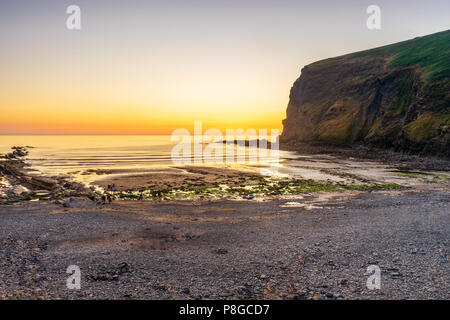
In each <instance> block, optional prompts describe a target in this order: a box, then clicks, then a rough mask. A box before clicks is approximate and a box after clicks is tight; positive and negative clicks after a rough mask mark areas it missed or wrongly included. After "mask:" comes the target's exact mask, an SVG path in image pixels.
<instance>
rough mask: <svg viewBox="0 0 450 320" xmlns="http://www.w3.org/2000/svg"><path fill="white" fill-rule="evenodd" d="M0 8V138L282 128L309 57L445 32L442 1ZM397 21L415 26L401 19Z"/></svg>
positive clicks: (46, 0) (25, 4)
mask: <svg viewBox="0 0 450 320" xmlns="http://www.w3.org/2000/svg"><path fill="white" fill-rule="evenodd" d="M72 2H73V1H64V0H58V1H51V0H42V1H2V2H1V3H0V48H1V50H0V111H1V117H0V134H170V133H171V132H172V131H173V130H174V129H177V128H187V129H189V130H192V127H193V123H194V120H201V121H202V122H203V127H204V128H205V129H207V128H218V129H221V130H225V129H226V128H230V129H233V128H243V129H248V128H255V129H260V128H267V129H280V130H281V129H282V124H281V121H282V119H284V118H285V111H286V106H287V104H288V101H289V90H290V88H291V86H292V84H293V82H294V81H295V79H296V78H297V77H298V76H299V75H300V69H301V68H302V67H303V66H304V65H306V64H309V63H312V62H314V61H317V60H320V59H324V58H328V57H332V56H337V55H341V54H345V53H349V52H354V51H358V50H363V49H368V48H372V47H376V46H380V45H385V44H389V43H393V42H397V41H401V40H406V39H409V38H413V37H415V36H420V35H424V34H429V33H433V32H437V31H441V30H445V29H448V27H449V25H448V21H449V19H448V12H449V11H450V10H448V9H450V8H449V5H448V1H442V2H440V1H435V2H433V3H426V4H422V2H421V1H410V2H409V5H408V6H406V7H405V6H403V7H402V6H400V5H399V4H398V3H397V2H396V3H393V2H392V1H384V0H380V1H378V2H379V5H380V6H381V8H382V10H383V11H382V13H383V29H382V30H379V31H375V32H374V31H371V30H368V29H367V28H366V17H367V15H366V7H367V6H368V5H369V4H371V3H370V1H369V2H367V3H366V2H365V1H343V2H336V1H325V0H318V1H269V0H267V1H265V0H262V1H245V0H243V1H201V0H199V1H143V0H134V1H116V0H111V1H87V0H80V1H77V2H76V3H77V5H79V6H80V8H81V21H82V29H81V30H76V31H73V30H68V29H67V28H66V19H67V17H68V14H67V13H66V8H67V6H69V5H70V4H72ZM405 21H414V23H411V24H405Z"/></svg>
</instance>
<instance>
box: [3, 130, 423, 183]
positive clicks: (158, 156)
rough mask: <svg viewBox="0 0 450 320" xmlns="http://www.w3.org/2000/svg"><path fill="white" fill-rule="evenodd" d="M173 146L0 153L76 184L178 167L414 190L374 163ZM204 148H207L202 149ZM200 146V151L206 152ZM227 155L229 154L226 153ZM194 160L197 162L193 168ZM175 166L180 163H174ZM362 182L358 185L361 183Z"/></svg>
mask: <svg viewBox="0 0 450 320" xmlns="http://www.w3.org/2000/svg"><path fill="white" fill-rule="evenodd" d="M177 143H178V142H173V141H171V137H170V136H62V135H60V136H1V135H0V153H7V152H9V151H10V150H11V147H12V146H31V147H32V148H30V149H29V152H30V154H29V156H28V157H27V159H28V163H29V164H30V165H31V167H32V168H33V169H34V170H37V171H38V172H42V173H44V174H48V175H60V174H70V175H71V176H73V177H74V178H75V179H76V180H79V181H83V182H87V183H90V182H93V181H95V180H98V179H99V176H98V175H97V174H95V173H93V172H91V173H88V174H86V172H88V171H89V170H98V169H100V170H111V171H112V172H111V173H113V174H116V175H117V174H119V175H120V174H133V173H136V172H139V173H145V172H146V171H149V172H150V171H154V170H164V169H167V168H171V167H173V166H180V165H183V164H184V165H193V164H195V165H201V166H213V167H220V168H231V169H236V170H243V171H251V172H255V173H262V174H266V175H272V176H276V177H294V178H300V179H313V180H330V181H334V182H353V183H358V182H361V181H363V182H364V179H367V180H370V181H372V182H393V183H400V184H402V183H403V184H407V185H411V184H415V183H416V181H417V180H412V179H410V178H407V177H401V176H399V175H398V174H396V173H393V172H392V168H390V167H389V166H387V165H385V164H381V163H378V162H375V161H371V162H362V161H357V160H355V159H338V158H335V157H333V156H330V155H301V154H296V153H293V152H288V151H279V153H278V154H276V153H274V154H271V153H270V152H269V154H268V155H264V154H259V153H258V152H257V150H255V149H256V148H248V147H241V146H234V145H233V146H232V148H231V149H230V150H231V152H233V154H234V155H237V154H238V153H239V152H241V153H240V154H241V156H240V157H238V156H236V157H235V158H234V161H233V162H229V161H225V160H226V159H227V158H226V157H227V153H226V152H227V148H226V147H225V145H223V144H222V143H217V146H218V147H220V148H222V150H223V157H222V159H223V161H222V163H217V162H216V161H215V160H216V159H214V158H213V157H211V156H205V155H204V154H202V155H199V154H198V153H197V154H194V150H195V148H194V147H193V146H192V148H191V151H192V153H191V155H187V156H184V157H172V150H173V148H174V146H175V145H176V144H177ZM205 145H207V144H205ZM205 145H204V148H205ZM230 150H228V151H230ZM196 156H197V158H198V159H201V161H200V162H199V163H194V158H195V157H196ZM174 160H179V161H181V162H182V163H181V164H180V163H174ZM361 179H362V180H361Z"/></svg>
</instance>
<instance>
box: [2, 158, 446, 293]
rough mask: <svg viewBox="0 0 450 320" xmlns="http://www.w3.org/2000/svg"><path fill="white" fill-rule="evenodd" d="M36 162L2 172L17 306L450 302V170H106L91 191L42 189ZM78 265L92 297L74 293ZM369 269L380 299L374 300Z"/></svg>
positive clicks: (327, 165)
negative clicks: (70, 283) (377, 275)
mask: <svg viewBox="0 0 450 320" xmlns="http://www.w3.org/2000/svg"><path fill="white" fill-rule="evenodd" d="M21 152H23V154H21ZM25 153H26V152H25V151H24V150H22V149H17V150H16V154H15V155H10V156H5V157H4V159H3V160H2V162H1V165H2V167H1V168H2V176H3V178H2V179H3V180H2V181H3V184H2V191H3V193H4V194H5V196H4V197H3V199H2V200H1V201H2V204H0V238H1V242H2V246H1V247H2V250H1V259H0V261H1V267H2V270H3V272H2V274H1V275H0V292H1V298H3V299H59V298H63V299H411V298H413V299H414V298H420V299H422V298H423V299H448V298H449V295H448V293H449V292H450V290H449V288H450V287H449V283H448V275H449V269H448V247H449V243H448V235H449V231H450V230H449V226H450V223H449V222H450V221H449V219H450V218H449V215H448V212H449V211H450V210H449V207H450V193H449V180H448V171H445V170H442V169H445V161H443V162H440V165H441V167H440V168H436V166H435V164H436V163H435V162H433V161H430V162H429V163H433V164H434V166H431V167H428V168H421V169H420V170H417V171H411V169H410V167H411V166H413V165H414V163H411V162H410V163H403V162H401V161H398V162H395V161H392V162H391V164H390V165H386V163H385V162H383V161H381V160H379V161H375V160H374V159H365V160H364V159H354V158H351V157H348V156H347V157H337V158H333V157H331V158H330V157H329V156H326V155H324V156H319V157H313V158H311V157H309V158H305V159H294V160H292V161H291V162H290V163H289V166H285V167H284V169H283V170H282V172H281V175H280V177H278V178H273V177H267V176H261V175H259V174H256V173H255V172H251V171H247V172H246V171H239V170H233V169H229V168H228V169H227V168H217V167H205V166H197V167H194V166H184V167H172V168H164V169H152V170H150V171H148V170H147V171H145V173H144V172H139V171H136V170H103V169H101V170H98V171H89V172H87V173H86V174H88V175H92V181H93V183H92V185H91V186H85V185H83V184H80V183H78V182H74V181H71V180H70V178H68V177H64V176H61V177H42V176H36V173H33V171H32V170H30V168H27V167H26V166H25V165H24V162H23V160H22V158H23V157H26V154H25ZM421 163H422V164H424V163H427V161H425V160H424V161H421ZM442 164H444V167H442ZM401 168H403V169H404V170H402V169H401ZM405 168H406V169H408V168H409V169H408V170H409V171H408V170H406V169H405ZM315 169H317V170H315ZM426 169H428V170H426ZM437 169H441V170H440V171H439V170H437ZM8 170H9V171H8ZM292 170H294V171H292ZM293 172H296V173H295V174H296V175H295V174H294V173H293ZM305 172H308V174H310V175H312V176H305V178H304V179H301V178H300V176H301V175H302V174H303V175H305ZM283 174H288V178H286V176H285V175H283ZM306 178H307V179H306ZM313 178H314V179H313ZM5 181H8V183H5ZM43 182H46V183H47V185H46V186H47V190H38V189H42V188H44V187H45V185H42V183H43ZM111 184H114V185H115V186H116V190H115V191H107V186H108V185H111ZM19 185H20V187H21V188H26V190H27V191H26V192H24V191H23V190H22V189H21V190H22V193H20V194H19V191H20V190H19V191H18V190H17V188H18V186H19ZM19 189H20V188H19ZM244 193H245V194H246V195H252V198H250V199H245V198H243V194H244ZM102 194H108V195H111V197H112V198H113V199H112V202H111V203H109V202H107V203H103V202H102V201H101V196H102ZM70 265H77V266H79V267H80V270H81V289H80V290H69V289H67V287H66V279H67V277H68V274H66V269H67V267H68V266H70ZM369 265H377V266H379V267H380V269H381V272H382V273H381V275H382V278H381V279H382V280H381V281H382V285H381V289H380V290H368V289H367V287H366V281H367V277H368V275H366V274H365V273H366V268H367V267H368V266H369Z"/></svg>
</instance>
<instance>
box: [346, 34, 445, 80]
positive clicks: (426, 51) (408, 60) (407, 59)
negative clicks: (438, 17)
mask: <svg viewBox="0 0 450 320" xmlns="http://www.w3.org/2000/svg"><path fill="white" fill-rule="evenodd" d="M351 56H352V57H354V58H357V57H371V56H392V60H391V61H390V62H389V64H388V68H401V67H407V66H413V65H417V66H420V67H421V68H423V71H424V73H425V79H426V80H427V81H430V82H432V81H439V80H442V79H445V78H450V62H449V61H450V30H447V31H443V32H439V33H434V34H431V35H428V36H424V37H417V38H414V39H412V40H407V41H403V42H399V43H395V44H391V45H388V46H384V47H380V48H375V49H371V50H366V51H361V52H357V53H354V54H352V55H351Z"/></svg>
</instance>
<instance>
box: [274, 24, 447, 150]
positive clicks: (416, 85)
mask: <svg viewBox="0 0 450 320" xmlns="http://www.w3.org/2000/svg"><path fill="white" fill-rule="evenodd" d="M449 78H450V30H449V31H444V32H440V33H436V34H433V35H429V36H425V37H421V38H415V39H413V40H409V41H405V42H401V43H397V44H393V45H389V46H385V47H380V48H376V49H372V50H367V51H362V52H358V53H354V54H349V55H345V56H341V57H337V58H331V59H326V60H322V61H319V62H315V63H313V64H310V65H308V66H306V67H304V68H303V69H302V72H301V76H300V78H299V79H297V81H295V83H294V85H293V87H292V89H291V92H290V101H289V105H288V108H287V118H286V119H285V120H284V121H283V126H284V130H283V134H282V136H281V139H280V142H281V143H282V144H284V145H295V144H296V143H299V142H301V143H305V142H306V143H315V144H317V143H320V144H345V145H351V144H356V143H364V144H367V145H373V146H377V147H383V148H392V149H395V150H397V151H406V152H412V153H420V154H433V155H444V156H450V148H449V146H450V80H449Z"/></svg>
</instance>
